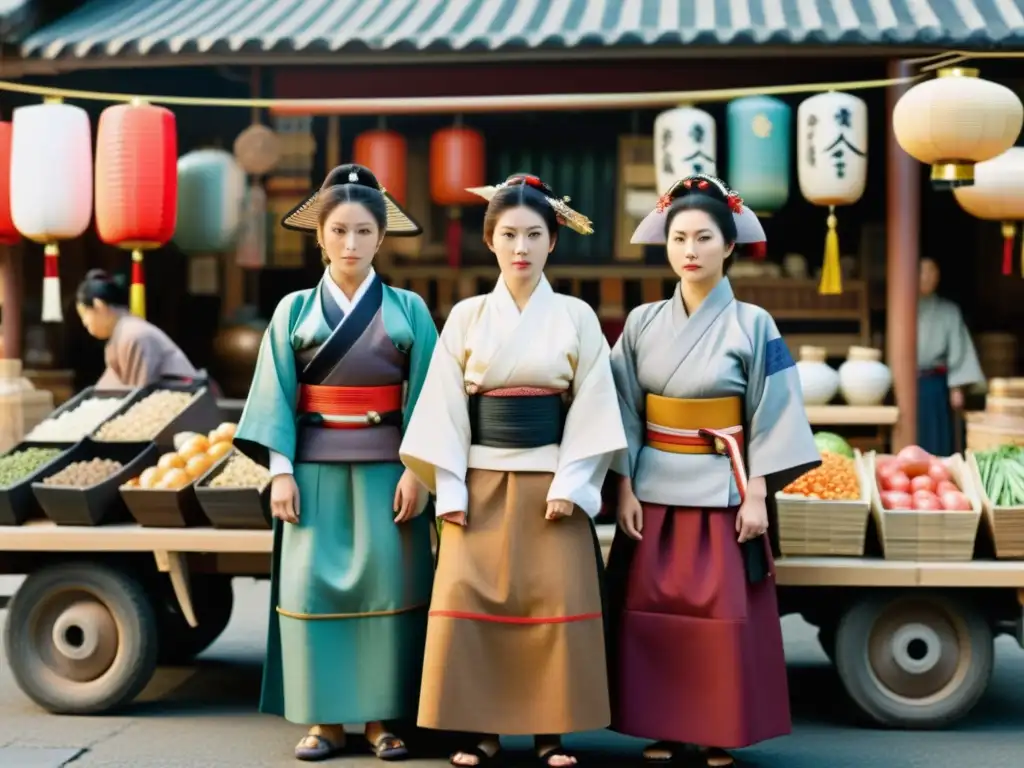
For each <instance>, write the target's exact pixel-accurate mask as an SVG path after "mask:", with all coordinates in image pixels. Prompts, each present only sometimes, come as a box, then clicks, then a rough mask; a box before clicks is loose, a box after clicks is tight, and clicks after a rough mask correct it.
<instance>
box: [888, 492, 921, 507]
mask: <svg viewBox="0 0 1024 768" xmlns="http://www.w3.org/2000/svg"><path fill="white" fill-rule="evenodd" d="M880 495H881V497H882V506H883V507H884V508H885V509H913V508H914V506H913V505H914V500H913V498H911V496H910V494H909V493H905V492H904V491H882V493H881V494H880Z"/></svg>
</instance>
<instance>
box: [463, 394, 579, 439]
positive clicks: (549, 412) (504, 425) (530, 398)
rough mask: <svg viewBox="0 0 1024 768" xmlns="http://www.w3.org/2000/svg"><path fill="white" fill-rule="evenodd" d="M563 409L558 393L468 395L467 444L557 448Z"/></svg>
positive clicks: (564, 413) (563, 426)
mask: <svg viewBox="0 0 1024 768" xmlns="http://www.w3.org/2000/svg"><path fill="white" fill-rule="evenodd" d="M567 410H568V409H567V408H566V405H565V403H564V402H563V400H562V396H561V395H560V394H551V395H501V396H496V395H487V394H483V395H471V396H470V398H469V429H470V435H471V443H472V444H473V445H482V446H486V447H488V448H540V447H541V446H544V445H558V444H559V443H561V442H562V432H563V431H564V429H565V417H566V413H567Z"/></svg>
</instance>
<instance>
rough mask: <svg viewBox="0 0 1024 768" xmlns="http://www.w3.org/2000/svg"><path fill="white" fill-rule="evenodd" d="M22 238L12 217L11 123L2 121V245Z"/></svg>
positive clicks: (0, 157) (0, 220)
mask: <svg viewBox="0 0 1024 768" xmlns="http://www.w3.org/2000/svg"><path fill="white" fill-rule="evenodd" d="M20 239H21V234H20V233H19V232H18V228H17V227H16V226H14V220H13V219H12V218H11V124H10V123H5V122H0V245H14V244H15V243H16V242H18V240H20Z"/></svg>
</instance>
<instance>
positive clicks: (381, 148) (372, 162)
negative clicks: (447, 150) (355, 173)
mask: <svg viewBox="0 0 1024 768" xmlns="http://www.w3.org/2000/svg"><path fill="white" fill-rule="evenodd" d="M408 154H409V149H408V146H407V145H406V141H405V137H404V136H403V135H402V134H400V133H397V132H395V131H389V130H386V129H383V128H380V129H377V130H373V131H364V132H363V133H360V134H359V135H358V136H356V140H355V142H354V143H353V146H352V162H354V163H358V164H359V165H365V166H366V167H367V168H369V169H370V170H372V171H373V174H374V176H376V177H377V181H379V182H380V185H381V186H382V187H384V189H386V190H387V191H388V194H390V195H391V196H392V197H393V198H395V200H397V201H398V202H399V203H400V204H402V205H405V191H406V184H407V171H406V159H407V156H408Z"/></svg>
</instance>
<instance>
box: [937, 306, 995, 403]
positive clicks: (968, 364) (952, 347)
mask: <svg viewBox="0 0 1024 768" xmlns="http://www.w3.org/2000/svg"><path fill="white" fill-rule="evenodd" d="M945 314H947V315H948V318H947V320H946V322H945V323H944V325H946V328H947V332H948V333H949V347H948V349H949V353H948V358H949V359H948V368H949V371H948V374H947V379H948V382H949V386H951V387H968V386H970V385H972V384H977V383H978V382H982V381H984V380H985V374H983V373H982V371H981V364H980V363H979V362H978V353H977V352H976V351H975V349H974V342H973V341H972V340H971V333H970V331H968V330H967V324H966V323H965V322H964V318H963V314H961V312H960V308H959V307H958V306H956V305H955V304H953V303H952V302H950V303H949V304H948V305H947V308H945Z"/></svg>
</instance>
